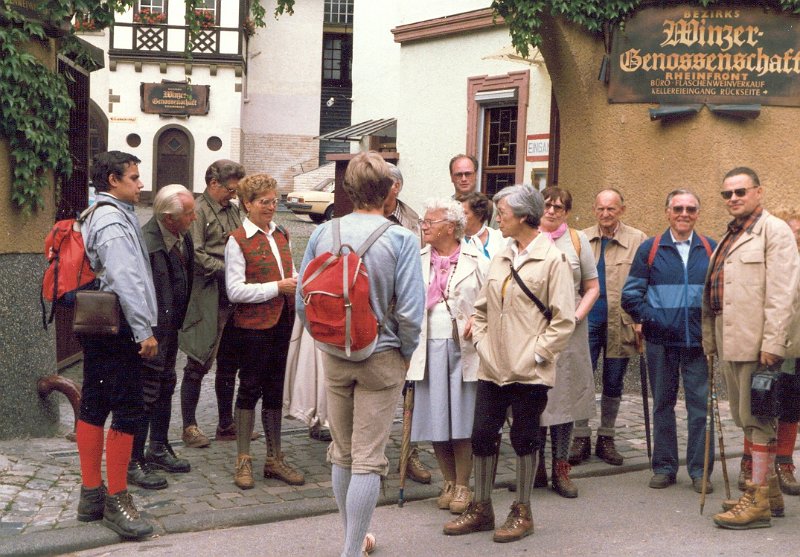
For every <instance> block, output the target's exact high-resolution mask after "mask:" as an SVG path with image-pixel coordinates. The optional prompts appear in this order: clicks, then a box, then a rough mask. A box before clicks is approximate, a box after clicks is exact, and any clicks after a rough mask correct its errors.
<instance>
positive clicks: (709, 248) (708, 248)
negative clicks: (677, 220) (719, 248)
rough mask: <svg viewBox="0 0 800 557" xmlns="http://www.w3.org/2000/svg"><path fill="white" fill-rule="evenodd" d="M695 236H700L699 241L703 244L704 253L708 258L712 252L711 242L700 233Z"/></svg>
mask: <svg viewBox="0 0 800 557" xmlns="http://www.w3.org/2000/svg"><path fill="white" fill-rule="evenodd" d="M697 237H698V238H700V243H701V244H703V247H704V248H706V254H707V255H708V257H709V258H710V257H711V254H712V253H714V250H712V249H711V244H709V243H708V240H707V239H706V237H705V236H703V235H702V234H698V235H697Z"/></svg>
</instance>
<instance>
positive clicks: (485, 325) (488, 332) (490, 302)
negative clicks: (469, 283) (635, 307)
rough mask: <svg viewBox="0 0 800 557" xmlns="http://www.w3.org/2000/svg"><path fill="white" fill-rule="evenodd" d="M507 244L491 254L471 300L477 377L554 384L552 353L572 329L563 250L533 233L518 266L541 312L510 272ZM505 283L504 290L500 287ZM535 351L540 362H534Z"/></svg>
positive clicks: (554, 354)
mask: <svg viewBox="0 0 800 557" xmlns="http://www.w3.org/2000/svg"><path fill="white" fill-rule="evenodd" d="M513 257H514V255H513V252H512V250H511V248H510V247H506V248H505V249H504V250H503V251H501V252H500V253H498V254H497V255H495V256H494V258H493V259H492V261H491V264H490V267H489V276H488V279H487V281H486V285H485V286H484V288H483V292H481V295H480V297H479V298H478V300H477V301H476V302H475V323H474V326H473V341H474V342H475V348H476V349H477V350H478V355H479V356H480V359H481V365H480V368H479V369H478V378H479V379H483V380H486V381H491V382H493V383H496V384H498V385H506V384H509V383H527V384H538V385H547V386H549V387H552V386H553V385H555V379H556V359H557V357H558V353H559V352H561V350H563V349H564V348H565V347H566V346H567V342H568V341H569V337H570V335H571V334H572V331H573V330H574V329H575V290H574V288H573V286H572V271H571V269H570V266H569V263H567V258H566V256H565V255H564V254H563V253H562V252H561V251H559V249H558V248H556V247H555V246H554V245H553V243H552V242H550V241H548V240H547V238H542V237H537V239H536V241H535V243H534V244H533V246H532V247H531V254H530V257H529V258H528V259H527V260H525V261H524V262H523V263H522V264H521V265H520V267H519V269H518V272H519V274H520V276H521V277H522V280H523V281H524V282H525V284H526V286H527V287H528V289H529V290H531V292H533V293H534V294H536V296H537V297H538V298H539V299H540V300H541V301H542V303H543V304H544V305H545V306H547V307H549V308H550V309H551V310H552V312H553V319H552V320H551V321H550V322H549V323H548V322H547V320H546V319H545V318H544V315H542V312H541V311H539V309H538V308H537V307H536V305H534V303H533V302H532V301H531V300H530V299H529V298H528V296H526V295H525V293H524V292H523V291H522V289H521V288H520V287H519V285H517V282H516V281H515V280H514V279H513V278H512V277H511V272H510V270H509V269H510V266H511V262H512V261H513ZM504 287H505V296H503V288H504ZM536 354H538V355H539V357H540V358H544V360H545V361H544V362H542V363H537V362H536V358H535V356H536Z"/></svg>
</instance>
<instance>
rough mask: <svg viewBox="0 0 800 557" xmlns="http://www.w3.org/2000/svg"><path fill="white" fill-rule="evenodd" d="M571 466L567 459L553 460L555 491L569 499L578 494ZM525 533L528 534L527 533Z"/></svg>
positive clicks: (552, 479)
mask: <svg viewBox="0 0 800 557" xmlns="http://www.w3.org/2000/svg"><path fill="white" fill-rule="evenodd" d="M571 468H572V467H571V466H570V465H569V462H567V461H566V460H555V461H553V471H552V476H551V478H550V480H551V481H552V482H553V491H555V492H556V493H558V494H559V495H561V497H566V498H567V499H574V498H575V497H577V496H578V488H577V487H576V486H575V484H574V483H572V480H571V479H570V478H569V472H570V470H571ZM509 516H510V515H509ZM531 528H533V525H531ZM525 535H526V536H527V534H525ZM495 541H497V540H495ZM509 541H510V540H509Z"/></svg>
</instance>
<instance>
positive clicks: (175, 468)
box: [128, 184, 196, 489]
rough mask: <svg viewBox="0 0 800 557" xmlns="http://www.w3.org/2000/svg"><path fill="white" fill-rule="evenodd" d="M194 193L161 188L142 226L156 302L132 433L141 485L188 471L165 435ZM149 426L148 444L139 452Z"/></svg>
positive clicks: (131, 474) (133, 467)
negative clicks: (153, 351) (153, 343)
mask: <svg viewBox="0 0 800 557" xmlns="http://www.w3.org/2000/svg"><path fill="white" fill-rule="evenodd" d="M195 218H196V216H195V212H194V196H193V195H192V193H191V192H190V191H189V190H188V189H186V188H185V187H184V186H182V185H180V184H171V185H169V186H165V187H163V188H161V189H160V190H159V191H158V193H157V194H156V197H155V200H154V202H153V217H152V218H151V219H150V220H149V221H148V222H147V224H145V225H144V226H143V227H142V235H143V236H144V242H145V246H146V247H147V252H148V255H149V257H150V267H151V268H152V270H153V284H154V285H155V291H156V300H157V303H158V313H157V325H156V327H155V328H154V329H153V334H154V336H155V337H156V340H158V346H159V351H158V355H157V356H156V357H155V358H153V359H151V360H145V361H144V366H143V367H142V394H143V399H144V417H143V419H142V420H140V421H139V423H138V424H137V427H136V431H135V433H134V436H133V449H132V451H131V453H132V454H131V461H130V464H129V465H128V482H129V483H132V484H135V485H138V486H139V487H142V488H145V489H163V488H165V487H167V481H166V479H164V478H163V477H162V476H159V475H157V474H155V473H154V472H153V469H160V470H166V471H167V472H173V473H179V472H189V470H190V469H191V466H190V465H189V462H188V461H187V460H186V459H183V458H178V457H177V455H176V454H175V451H173V450H172V447H171V446H170V444H169V441H168V440H167V432H168V431H169V422H170V418H171V410H172V395H173V393H174V392H175V384H176V383H177V375H176V373H175V359H176V357H177V354H178V330H179V329H180V328H181V326H182V325H183V319H184V317H185V316H186V308H187V306H188V305H189V294H190V292H191V291H192V275H193V272H194V245H193V243H192V237H191V235H190V234H188V230H189V227H190V226H191V224H192V222H193V221H194V220H195ZM148 430H149V433H150V446H149V447H148V449H147V453H146V454H145V452H144V445H145V441H146V440H147V434H148Z"/></svg>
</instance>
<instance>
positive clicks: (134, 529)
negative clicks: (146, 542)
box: [103, 489, 153, 540]
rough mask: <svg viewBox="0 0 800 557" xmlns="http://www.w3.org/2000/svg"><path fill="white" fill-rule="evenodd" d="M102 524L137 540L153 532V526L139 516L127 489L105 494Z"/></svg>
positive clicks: (125, 536)
mask: <svg viewBox="0 0 800 557" xmlns="http://www.w3.org/2000/svg"><path fill="white" fill-rule="evenodd" d="M103 526H106V527H108V528H110V529H111V530H114V531H115V532H116V533H117V534H119V535H120V536H121V537H123V538H125V539H129V540H138V539H141V538H144V537H147V536H149V535H150V534H152V533H153V526H152V525H151V524H150V523H148V522H147V521H146V520H145V519H143V518H142V517H141V515H140V514H139V511H138V510H137V509H136V505H134V504H133V497H131V494H130V493H128V490H127V489H123V490H122V491H120V492H119V493H115V494H114V495H109V494H106V499H105V507H104V509H103Z"/></svg>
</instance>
